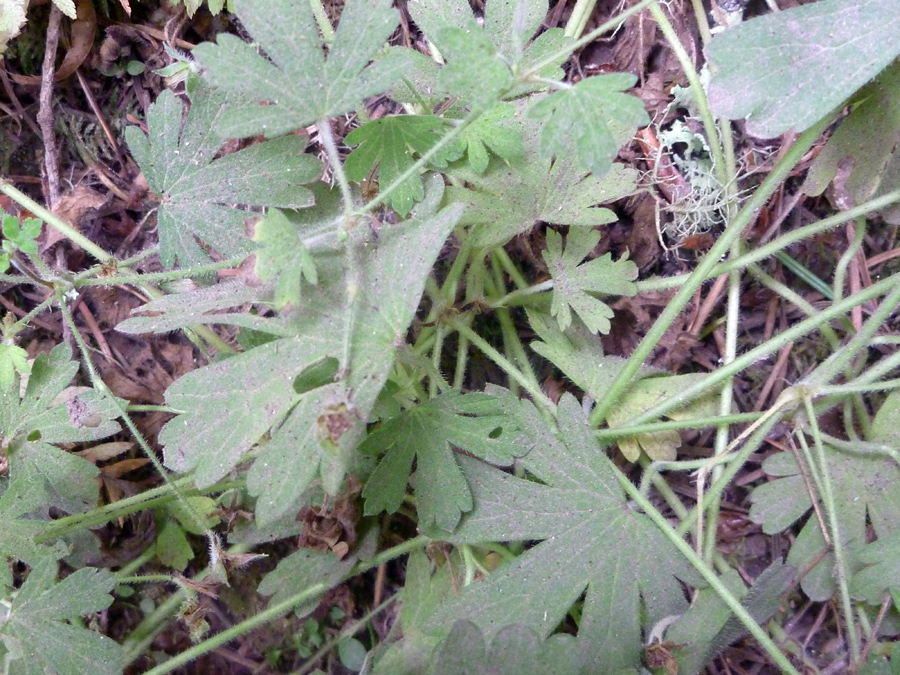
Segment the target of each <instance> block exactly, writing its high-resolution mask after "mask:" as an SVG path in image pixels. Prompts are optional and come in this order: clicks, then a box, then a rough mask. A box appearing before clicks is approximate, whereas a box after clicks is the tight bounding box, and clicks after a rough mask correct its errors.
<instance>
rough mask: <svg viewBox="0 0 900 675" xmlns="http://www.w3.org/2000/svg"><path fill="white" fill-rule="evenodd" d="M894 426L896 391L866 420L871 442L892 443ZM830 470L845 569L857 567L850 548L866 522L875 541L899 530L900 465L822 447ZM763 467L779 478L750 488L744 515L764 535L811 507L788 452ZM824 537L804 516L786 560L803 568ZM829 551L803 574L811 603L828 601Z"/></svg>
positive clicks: (899, 418)
mask: <svg viewBox="0 0 900 675" xmlns="http://www.w3.org/2000/svg"><path fill="white" fill-rule="evenodd" d="M898 429H900V391H896V390H895V391H894V392H892V393H891V394H890V396H888V398H887V399H886V400H885V402H884V404H883V405H882V406H881V408H880V409H879V411H878V413H877V414H876V416H875V419H874V420H873V422H872V438H870V439H869V440H870V441H872V442H874V443H883V444H885V445H888V446H892V447H896V443H897V434H898V431H897V430H898ZM825 458H826V461H827V462H828V467H829V471H830V473H831V481H832V490H833V492H834V500H835V515H836V517H837V520H838V525H839V527H840V531H841V536H842V537H843V538H844V540H845V545H846V546H847V549H848V553H849V556H850V568H851V569H850V572H851V573H852V572H855V571H856V570H857V569H858V567H859V566H858V563H857V561H856V559H855V555H856V552H857V551H858V550H859V549H860V547H862V546H864V545H865V543H866V528H867V524H869V523H870V524H871V527H872V529H873V530H874V532H875V534H876V535H877V536H878V538H879V539H882V538H886V537H890V536H892V535H894V534H895V533H896V532H898V530H900V467H898V466H897V463H896V462H895V461H894V460H893V459H891V458H889V457H885V456H881V455H877V454H874V453H871V454H870V453H867V454H849V453H846V452H840V451H838V450H835V449H834V448H831V447H829V446H825ZM763 468H764V469H765V470H766V471H767V472H768V471H770V470H771V471H773V475H775V476H779V477H778V478H777V479H776V480H773V481H770V482H768V483H764V484H762V485H760V486H759V487H757V488H756V489H754V490H753V492H752V493H751V494H750V499H751V501H752V502H753V506H752V507H751V509H750V518H751V519H752V520H753V522H755V523H762V525H763V531H764V532H766V533H767V534H772V533H774V532H778V531H781V529H784V528H785V527H788V526H789V525H791V524H792V523H793V522H794V521H795V520H796V519H798V518H799V517H801V516H802V515H803V514H804V513H806V512H807V511H809V510H810V509H811V508H812V502H811V500H810V496H809V490H808V488H807V487H806V481H805V480H804V479H803V477H802V474H801V473H800V470H799V467H798V466H797V462H796V459H795V458H794V455H793V453H790V452H785V453H779V454H777V455H773V456H772V457H769V458H768V459H767V460H766V462H765V463H764V464H763ZM825 548H826V547H825V541H824V539H823V537H822V532H821V529H820V527H819V521H818V519H817V518H815V517H812V518H809V519H808V520H807V522H806V524H805V525H804V526H803V529H802V530H801V531H800V534H799V535H798V536H797V539H796V541H795V542H794V545H793V546H792V547H791V550H790V553H789V554H788V557H787V563H788V564H790V565H794V566H795V567H796V568H797V569H801V570H805V569H806V568H807V567H808V566H809V565H811V564H812V562H813V561H814V560H816V559H817V558H818V556H819V554H820V553H821V552H823V551H825ZM833 569H834V554H833V553H830V552H827V553H826V554H825V556H824V558H822V559H821V560H820V562H818V564H816V565H815V567H813V568H812V570H810V572H809V573H808V574H807V575H805V576H804V578H803V580H802V582H801V586H802V588H803V590H804V592H805V593H806V594H807V595H808V596H809V597H810V598H812V599H814V600H817V601H826V600H829V599H830V598H831V597H832V595H833V594H834V591H835V588H836V586H835V581H834V578H833Z"/></svg>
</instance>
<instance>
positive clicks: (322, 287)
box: [160, 178, 461, 524]
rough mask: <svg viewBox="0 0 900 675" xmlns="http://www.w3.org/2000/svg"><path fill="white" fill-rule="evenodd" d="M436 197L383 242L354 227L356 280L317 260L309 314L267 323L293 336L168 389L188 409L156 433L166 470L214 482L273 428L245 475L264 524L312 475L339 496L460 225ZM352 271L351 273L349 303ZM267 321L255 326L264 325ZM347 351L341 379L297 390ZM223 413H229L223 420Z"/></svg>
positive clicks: (341, 262) (306, 306)
mask: <svg viewBox="0 0 900 675" xmlns="http://www.w3.org/2000/svg"><path fill="white" fill-rule="evenodd" d="M440 198H441V185H440V182H439V180H438V179H437V178H433V179H432V180H431V181H430V183H429V188H428V190H426V198H425V200H424V201H423V203H422V204H420V205H419V207H417V209H416V210H415V211H414V212H413V217H412V218H411V219H410V220H408V221H406V222H404V223H401V224H398V225H395V226H389V227H384V228H382V230H381V234H380V237H379V239H378V242H377V244H376V243H375V242H373V241H368V242H358V241H355V240H354V239H353V238H358V237H363V236H366V228H363V227H359V226H358V227H357V228H356V229H355V230H354V233H352V234H351V243H350V245H352V246H354V247H356V252H355V253H354V254H353V255H354V256H356V257H357V259H358V261H359V264H360V268H359V269H358V270H356V271H355V272H348V271H347V270H346V268H345V260H346V259H345V258H344V257H341V256H337V255H331V256H321V257H319V258H317V266H318V270H319V276H318V280H319V283H318V285H317V286H315V287H314V288H312V289H310V292H309V294H308V297H307V298H306V299H305V300H304V302H303V305H302V307H298V308H297V310H296V311H294V312H291V313H286V314H285V315H284V316H282V317H278V318H276V319H272V320H269V321H271V322H272V325H273V329H272V330H273V331H274V332H276V334H281V335H284V334H286V333H287V332H288V331H291V332H292V333H293V335H292V336H291V337H286V338H283V339H280V340H276V341H273V342H269V343H267V344H265V345H262V346H261V347H257V348H256V349H253V350H251V351H249V352H246V353H244V354H240V355H238V356H235V357H232V358H230V359H228V360H225V361H220V362H217V363H214V364H211V365H209V366H206V367H205V368H201V369H199V370H196V371H193V372H192V373H189V374H188V375H186V376H184V377H183V378H181V379H180V380H178V381H177V382H176V383H175V384H173V385H172V386H171V387H170V388H169V390H168V392H167V395H166V398H167V401H168V402H169V404H170V405H172V406H173V407H175V408H177V409H179V410H184V411H185V412H184V414H182V415H179V416H178V417H176V418H175V419H174V420H172V421H171V422H169V423H168V424H167V425H166V426H165V427H164V428H163V430H162V432H161V434H160V441H161V442H162V443H164V444H165V460H166V465H167V466H169V467H170V468H173V469H176V470H179V471H188V470H191V469H195V470H196V474H195V479H196V481H197V483H198V484H200V485H211V484H213V483H214V482H216V481H217V480H219V479H220V478H222V477H223V476H225V475H226V474H227V473H228V472H229V471H230V470H231V469H232V468H234V467H235V466H236V465H237V463H238V462H239V461H240V459H241V457H242V456H243V454H244V453H245V452H246V451H247V450H249V449H250V447H251V446H252V445H253V444H254V443H256V442H257V441H258V440H259V439H260V438H261V437H262V436H263V434H264V433H266V432H267V431H270V430H271V438H270V439H269V440H268V441H267V443H266V444H265V445H264V447H263V448H262V450H263V452H262V454H261V455H260V457H259V458H258V459H257V460H256V461H255V462H254V464H253V466H252V468H251V469H250V472H249V474H248V487H249V489H250V492H251V494H253V495H255V496H257V497H258V501H257V511H256V517H257V519H258V520H259V521H260V522H261V523H262V524H265V523H267V522H272V521H273V520H275V519H277V518H278V517H279V516H280V515H282V514H283V513H285V512H286V511H288V510H290V509H291V507H292V506H293V505H294V504H295V503H296V502H297V500H298V499H299V497H300V495H302V493H303V491H304V490H305V489H306V487H307V486H308V485H309V483H310V482H311V481H312V480H313V479H314V478H315V477H316V476H320V477H321V478H322V481H323V484H324V485H325V487H326V489H327V490H328V491H329V492H334V491H336V490H337V489H338V486H339V485H340V482H341V480H342V479H343V476H344V472H345V471H346V468H347V465H348V462H350V461H351V460H352V458H353V456H354V453H355V448H356V443H357V441H358V439H359V438H360V436H361V434H362V433H363V430H364V429H363V427H364V421H365V420H366V419H367V417H368V414H369V411H370V410H371V408H372V406H373V405H374V403H375V399H376V398H377V396H378V392H379V391H380V390H381V388H382V386H383V385H384V382H385V380H386V378H387V375H388V372H389V371H390V368H391V365H392V363H393V354H394V350H395V349H396V346H397V344H398V341H399V340H400V339H402V337H403V336H404V335H405V333H406V330H407V327H408V326H409V323H410V321H412V318H413V316H414V314H415V311H416V308H417V307H418V304H419V300H420V297H421V294H422V290H423V288H424V284H425V278H426V276H427V275H428V273H429V272H430V271H431V268H432V266H433V264H434V261H435V259H436V257H437V255H438V253H439V252H440V250H441V247H442V245H443V242H444V240H445V239H446V238H447V236H448V235H449V233H450V231H451V230H452V229H453V227H454V225H455V224H456V222H457V220H458V219H459V215H460V212H461V209H460V208H459V207H458V206H452V207H449V208H446V209H443V210H441V211H437V212H436V207H437V204H438V202H439V200H440ZM350 274H353V275H355V277H356V278H354V279H353V283H354V287H355V290H356V295H355V297H354V298H352V299H350V298H348V294H347V283H348V280H349V279H348V275H350ZM257 318H258V319H259V317H257ZM224 320H225V321H230V319H228V318H227V317H226V318H225V319H224ZM266 321H267V320H260V321H259V322H258V324H257V325H258V326H260V327H262V328H266ZM348 343H349V347H350V350H349V351H350V363H349V364H341V367H342V368H345V369H346V375H345V378H344V379H343V380H339V381H337V382H334V383H331V384H326V385H324V386H321V387H319V388H317V389H313V390H311V391H306V392H303V393H299V394H298V393H297V391H296V390H295V389H294V381H295V379H296V378H297V377H298V376H299V375H300V374H301V373H302V372H303V371H304V370H306V369H307V368H310V367H311V366H313V365H314V364H316V363H319V362H321V361H322V360H323V359H325V358H335V359H338V360H341V359H343V356H344V351H345V347H346V345H347V344H348ZM222 410H229V411H231V413H230V415H229V416H228V417H226V418H225V419H224V420H223V418H222V415H221V411H222ZM273 425H274V428H273Z"/></svg>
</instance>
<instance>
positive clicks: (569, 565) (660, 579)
mask: <svg viewBox="0 0 900 675" xmlns="http://www.w3.org/2000/svg"><path fill="white" fill-rule="evenodd" d="M510 414H511V415H513V417H514V419H515V420H516V421H517V422H518V424H519V427H520V428H521V429H526V430H528V431H529V433H531V434H532V442H533V443H534V449H533V450H532V451H531V452H530V453H529V454H527V455H525V457H523V458H522V459H521V460H519V461H520V462H521V463H522V465H523V466H524V468H525V469H526V470H527V471H528V472H530V473H531V475H532V476H533V477H535V478H537V479H538V480H540V481H542V483H543V484H542V483H537V482H534V480H522V479H519V478H516V477H514V476H511V475H509V474H508V473H504V472H502V471H499V470H497V469H494V468H492V467H490V466H488V465H486V464H485V463H484V462H479V461H476V460H473V459H469V458H467V457H459V458H457V461H458V462H459V464H460V467H461V468H462V470H463V474H464V475H465V476H466V479H467V480H468V483H469V485H470V486H471V489H472V493H473V496H474V501H475V507H474V509H473V510H472V511H471V512H470V513H468V514H467V515H465V516H464V517H463V519H462V522H461V523H460V525H459V527H458V528H457V530H456V531H455V532H454V533H453V534H450V535H447V534H446V533H445V532H440V535H439V536H440V537H441V538H443V539H447V540H448V541H451V542H453V543H455V544H470V543H471V544H475V543H477V542H484V541H523V542H524V541H535V540H543V541H540V543H538V544H537V545H535V546H532V547H531V548H529V549H528V550H526V551H525V552H524V553H523V554H521V555H520V556H519V557H518V558H516V559H515V560H514V561H512V562H510V563H507V564H505V565H504V566H502V567H500V568H499V569H497V570H496V571H494V572H493V573H492V574H490V575H489V576H487V577H486V578H484V579H482V580H479V581H475V582H473V583H471V584H469V585H468V586H466V587H465V588H464V589H462V590H461V591H460V593H459V596H458V597H454V598H451V599H450V601H449V602H447V603H444V604H443V605H441V606H440V607H439V608H438V609H437V611H436V612H435V613H434V615H433V616H432V618H431V619H430V620H429V622H428V624H427V627H426V628H427V629H430V630H431V631H439V630H443V631H449V629H450V627H451V626H452V625H453V624H454V623H455V622H456V621H457V620H458V619H468V620H470V621H472V622H474V623H475V624H476V625H477V626H478V627H479V628H481V630H482V631H483V632H484V635H485V639H486V640H493V639H494V637H495V636H496V635H497V633H498V632H499V631H500V629H501V628H502V627H503V626H505V625H507V624H508V622H509V620H510V617H515V619H516V621H519V622H521V623H524V624H525V625H527V626H529V627H531V628H533V629H535V630H536V631H537V632H538V635H539V636H540V637H542V638H543V637H546V636H548V635H549V634H551V633H552V632H553V631H555V630H556V628H557V627H558V626H559V623H560V621H562V620H563V619H564V618H565V616H566V613H567V612H568V611H569V609H570V608H571V606H572V605H573V603H575V602H576V601H578V600H579V598H582V597H583V598H584V600H583V605H582V610H581V621H580V627H579V632H578V641H579V644H580V646H581V649H582V655H583V656H584V658H585V659H587V660H586V661H585V662H586V663H594V664H603V670H604V672H619V670H621V669H624V668H630V667H635V666H638V665H639V664H640V658H641V654H642V652H643V639H642V638H643V635H644V634H645V633H644V632H643V630H642V627H643V629H644V630H649V627H650V626H653V625H655V624H656V623H657V622H658V621H660V620H662V619H663V618H665V617H667V616H671V615H675V614H681V613H682V612H684V610H685V609H686V608H687V601H686V599H685V597H684V593H683V591H682V589H681V586H680V584H679V582H678V581H677V579H681V580H683V581H686V582H688V583H697V582H698V581H699V579H698V578H697V576H696V574H695V573H694V572H693V570H692V568H691V567H690V565H688V563H687V561H686V560H685V559H684V558H683V557H682V556H681V554H680V553H679V552H678V551H677V549H675V547H674V546H673V545H672V544H671V542H669V540H668V539H666V537H665V536H664V535H663V534H662V533H661V532H660V531H659V529H658V528H657V527H656V525H654V524H653V523H652V522H651V521H650V519H649V518H648V517H647V516H645V515H643V514H642V513H639V512H637V511H636V510H635V509H634V508H633V506H631V505H630V504H629V503H628V500H627V499H626V497H625V494H624V492H623V491H622V488H621V487H620V485H619V482H618V480H617V479H616V476H615V468H614V466H613V464H612V462H611V461H610V460H609V458H608V457H607V456H606V455H605V454H604V453H603V451H602V448H600V447H599V445H598V444H597V441H596V439H595V437H594V435H593V432H592V429H591V428H590V426H589V425H588V422H587V419H586V416H585V413H584V412H583V411H582V410H581V406H580V405H579V404H578V402H577V401H576V400H575V399H574V397H572V396H570V395H569V394H564V395H563V398H562V399H561V400H560V404H559V408H558V409H557V424H558V427H559V429H560V432H561V434H562V440H561V441H560V440H558V439H556V437H555V436H553V435H552V434H551V433H549V429H548V428H547V425H546V423H545V422H544V421H543V420H542V419H541V418H540V415H539V413H538V412H537V410H536V409H535V408H534V406H533V405H532V404H531V403H528V402H525V401H522V402H519V403H518V404H517V406H516V408H513V409H512V410H511V411H510ZM425 532H426V534H427V533H428V532H435V533H437V532H438V530H436V529H435V528H432V529H426V530H425ZM523 580H527V583H525V582H523Z"/></svg>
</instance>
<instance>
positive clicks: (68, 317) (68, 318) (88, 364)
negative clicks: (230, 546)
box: [59, 297, 215, 540]
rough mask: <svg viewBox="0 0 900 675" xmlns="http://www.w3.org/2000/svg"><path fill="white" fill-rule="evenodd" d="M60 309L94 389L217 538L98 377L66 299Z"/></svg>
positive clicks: (198, 520) (203, 528) (202, 525)
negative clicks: (115, 412) (115, 410)
mask: <svg viewBox="0 0 900 675" xmlns="http://www.w3.org/2000/svg"><path fill="white" fill-rule="evenodd" d="M59 308H60V310H61V311H62V315H63V320H64V321H65V322H66V323H67V324H68V325H69V328H70V329H71V331H72V335H73V336H74V338H75V342H76V344H77V345H78V348H79V350H80V351H81V359H82V363H84V366H85V368H87V371H88V374H89V375H90V378H91V383H92V384H93V385H94V389H96V390H97V391H98V392H100V393H101V394H104V395H105V396H106V397H107V398H108V400H109V401H110V403H111V405H113V406H114V407H115V408H116V409H117V410H118V413H119V417H120V418H121V420H122V422H124V423H125V426H126V427H128V430H129V431H130V432H131V434H132V436H133V437H134V440H135V441H137V444H138V445H139V446H140V447H141V450H143V452H144V454H145V455H146V456H147V458H148V459H149V460H150V463H151V464H153V468H154V469H156V472H157V473H158V474H159V476H160V478H162V479H163V481H165V482H166V483H167V484H168V485H169V486H170V487H171V489H172V492H173V493H174V494H175V495H176V496H177V497H178V501H179V502H180V503H181V505H182V506H184V508H185V510H186V512H187V513H189V514H190V516H191V519H192V520H193V521H194V524H195V525H196V526H197V527H198V528H200V531H201V532H203V533H205V534H206V536H207V537H208V538H210V540H212V538H213V537H214V536H215V535H214V534H213V532H212V530H211V529H210V527H209V525H208V524H207V522H206V519H205V518H204V517H203V515H202V514H201V513H200V512H199V511H198V510H197V508H196V507H195V506H194V505H193V504H191V502H190V501H188V499H187V497H185V496H184V494H183V493H182V492H181V490H180V489H179V488H178V487H176V485H175V484H174V483H173V482H172V479H171V478H170V477H169V472H168V471H167V470H166V468H165V467H164V466H163V465H162V462H160V461H159V458H158V457H157V456H156V453H155V452H153V448H151V447H150V444H149V443H147V441H146V439H145V438H144V435H143V434H142V433H141V432H140V430H139V429H138V428H137V426H136V425H135V423H134V421H132V419H131V416H130V415H129V414H128V412H127V411H126V410H125V406H123V405H122V404H121V403H120V402H119V399H118V398H117V397H116V396H115V395H114V394H113V393H112V392H111V391H110V390H109V387H107V386H106V383H105V382H104V381H103V380H102V379H101V378H100V376H99V375H97V371H96V370H95V369H94V364H93V362H92V361H91V355H90V351H89V350H88V346H87V344H86V343H85V341H84V337H82V335H81V332H80V331H79V330H78V326H77V325H76V324H75V319H74V317H73V316H72V313H71V312H70V311H69V307H68V305H66V302H65V298H62V297H59Z"/></svg>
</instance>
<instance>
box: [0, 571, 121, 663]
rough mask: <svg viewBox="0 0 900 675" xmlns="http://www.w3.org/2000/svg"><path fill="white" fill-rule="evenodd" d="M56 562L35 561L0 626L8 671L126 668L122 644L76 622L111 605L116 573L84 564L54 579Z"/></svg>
mask: <svg viewBox="0 0 900 675" xmlns="http://www.w3.org/2000/svg"><path fill="white" fill-rule="evenodd" d="M56 567H57V565H56V562H55V561H53V560H44V561H42V562H39V563H37V564H34V565H33V567H32V569H31V572H30V573H29V574H28V579H26V580H25V583H24V584H23V585H22V588H21V589H19V592H18V593H17V595H16V597H15V599H14V600H13V602H12V605H11V606H10V607H9V608H8V610H7V611H8V615H7V617H6V621H5V623H3V624H2V625H0V641H2V642H3V643H4V644H5V645H6V649H7V650H8V655H9V657H11V658H10V662H9V670H8V671H4V672H8V673H9V675H42V674H43V673H97V674H98V675H115V674H116V673H121V672H122V649H121V647H120V646H119V644H118V643H117V642H116V641H115V640H113V639H111V638H108V637H106V636H105V635H101V634H100V633H98V632H96V631H93V630H88V629H87V628H85V627H83V626H82V625H78V624H77V623H72V622H73V621H75V620H76V619H78V618H79V617H81V616H83V615H85V614H89V613H91V612H100V611H103V610H104V609H106V608H107V607H109V606H110V604H112V601H113V598H112V596H111V595H110V592H111V591H112V590H113V588H115V586H116V577H115V576H114V575H113V574H112V573H111V572H108V571H107V570H98V569H94V568H90V567H86V568H83V569H80V570H77V571H75V572H74V573H72V574H71V575H69V576H68V577H66V578H65V579H64V580H62V581H60V582H59V583H56Z"/></svg>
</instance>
